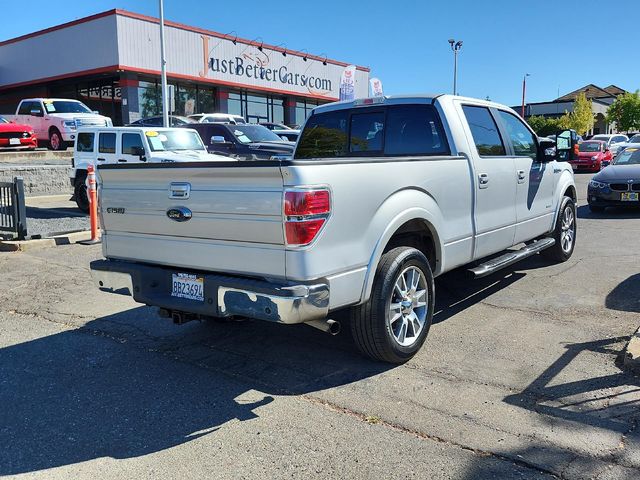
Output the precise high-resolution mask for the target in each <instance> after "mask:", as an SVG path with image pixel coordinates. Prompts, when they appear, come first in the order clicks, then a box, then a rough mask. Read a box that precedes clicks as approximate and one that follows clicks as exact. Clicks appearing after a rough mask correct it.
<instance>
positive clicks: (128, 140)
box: [122, 133, 144, 155]
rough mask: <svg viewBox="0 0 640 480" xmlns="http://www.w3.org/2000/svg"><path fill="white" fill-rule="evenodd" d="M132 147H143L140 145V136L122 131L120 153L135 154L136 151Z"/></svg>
mask: <svg viewBox="0 0 640 480" xmlns="http://www.w3.org/2000/svg"><path fill="white" fill-rule="evenodd" d="M134 147H139V148H142V149H144V145H142V138H140V134H138V133H123V134H122V154H123V155H137V153H138V152H134V151H133V149H134Z"/></svg>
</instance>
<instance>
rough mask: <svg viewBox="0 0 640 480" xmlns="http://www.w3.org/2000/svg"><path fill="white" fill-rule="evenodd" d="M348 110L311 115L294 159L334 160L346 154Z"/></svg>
mask: <svg viewBox="0 0 640 480" xmlns="http://www.w3.org/2000/svg"><path fill="white" fill-rule="evenodd" d="M348 118H349V111H348V110H336V111H333V112H327V113H321V114H319V115H311V117H309V119H308V120H307V123H306V126H305V127H304V131H303V132H302V137H301V138H300V141H299V142H298V148H296V153H295V158H297V159H298V158H334V157H344V156H345V155H346V154H347V146H348V143H347V136H348V131H347V121H348Z"/></svg>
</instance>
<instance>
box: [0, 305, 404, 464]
mask: <svg viewBox="0 0 640 480" xmlns="http://www.w3.org/2000/svg"><path fill="white" fill-rule="evenodd" d="M247 323H248V322H242V323H240V322H238V323H232V324H225V325H220V324H215V323H211V324H204V325H203V324H200V323H199V322H191V323H189V324H186V325H183V326H180V327H176V326H174V325H173V324H171V323H170V322H168V321H167V320H162V319H158V318H157V317H155V312H154V310H152V309H151V308H148V307H138V308H134V309H131V310H127V311H124V312H121V313H118V314H114V315H110V316H105V317H103V318H99V319H97V320H94V321H90V322H88V323H87V324H85V325H84V326H83V327H80V328H78V329H74V330H67V331H63V332H62V333H57V334H54V335H50V336H46V337H42V338H37V339H34V340H31V341H27V342H24V343H19V344H15V345H11V346H8V347H5V348H3V349H1V350H0V445H2V448H1V449H0V476H3V475H13V474H19V473H27V472H34V471H40V470H44V469H49V468H54V467H59V466H64V465H71V464H76V463H79V462H84V461H88V460H92V459H97V458H101V457H112V458H116V459H125V458H133V457H138V456H143V455H147V454H150V453H153V452H159V451H162V450H165V449H168V448H171V447H174V446H177V445H180V444H183V443H186V442H189V441H191V440H194V439H197V438H199V437H201V436H204V435H209V434H211V435H216V433H215V432H216V431H217V430H218V429H219V428H221V426H223V425H224V424H225V423H227V422H229V421H232V420H237V421H247V420H251V419H255V418H257V417H258V416H259V414H260V408H261V407H264V406H266V405H268V404H269V403H271V402H272V401H273V400H274V395H293V394H295V395H302V394H305V393H310V392H313V391H317V390H319V389H323V388H329V387H335V386H339V385H343V384H347V383H351V382H355V381H358V380H362V379H365V378H368V377H371V376H374V375H377V374H379V373H381V372H384V371H386V370H388V369H390V368H392V366H390V365H385V364H379V363H374V362H370V361H368V360H366V359H364V358H361V357H360V356H358V355H357V354H356V353H355V352H354V351H353V350H352V346H351V345H349V342H350V340H348V338H350V336H349V335H346V334H345V335H343V334H341V335H339V336H338V337H330V336H329V335H326V334H324V333H322V332H319V331H316V330H314V329H312V328H310V327H307V326H303V325H300V326H294V327H287V326H279V325H272V324H268V323H266V322H250V324H247ZM347 337H348V338H347ZM336 339H337V340H336ZM210 453H211V455H215V454H216V452H215V450H214V451H211V452H210Z"/></svg>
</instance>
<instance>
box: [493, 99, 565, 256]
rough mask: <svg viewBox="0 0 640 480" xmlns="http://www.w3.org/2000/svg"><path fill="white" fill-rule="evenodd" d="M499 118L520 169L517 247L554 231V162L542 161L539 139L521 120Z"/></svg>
mask: <svg viewBox="0 0 640 480" xmlns="http://www.w3.org/2000/svg"><path fill="white" fill-rule="evenodd" d="M498 117H499V119H500V121H501V126H502V129H503V130H504V134H503V135H504V137H505V138H506V139H507V143H508V147H509V148H510V150H511V152H510V155H513V161H514V162H515V168H516V179H517V188H516V220H517V224H516V233H515V238H514V244H517V243H520V242H525V241H527V240H531V239H533V238H536V237H539V236H540V235H544V234H545V233H548V232H549V231H550V230H552V228H553V216H554V204H553V200H554V198H553V192H554V189H555V178H554V162H544V161H540V160H541V159H540V157H539V155H540V154H541V152H540V153H539V149H538V139H537V137H536V135H535V134H534V133H533V132H532V131H531V130H530V129H529V127H528V126H527V125H526V124H525V123H524V122H523V121H522V120H521V119H520V118H518V117H517V116H515V115H514V114H512V113H510V112H506V111H504V110H498Z"/></svg>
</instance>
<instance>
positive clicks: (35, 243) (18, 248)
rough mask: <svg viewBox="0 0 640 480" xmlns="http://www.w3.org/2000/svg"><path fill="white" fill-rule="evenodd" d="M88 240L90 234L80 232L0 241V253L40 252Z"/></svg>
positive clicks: (86, 231) (87, 231) (85, 231)
mask: <svg viewBox="0 0 640 480" xmlns="http://www.w3.org/2000/svg"><path fill="white" fill-rule="evenodd" d="M90 238H91V232H90V231H89V230H84V231H82V232H73V233H67V234H64V235H55V236H53V237H48V238H38V239H35V240H0V252H28V251H33V250H42V249H44V248H51V247H57V246H58V245H71V244H72V243H79V242H83V241H87V240H89V239H90Z"/></svg>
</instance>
